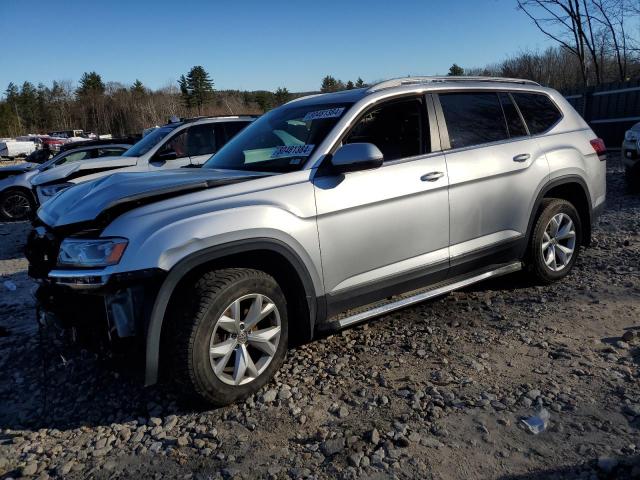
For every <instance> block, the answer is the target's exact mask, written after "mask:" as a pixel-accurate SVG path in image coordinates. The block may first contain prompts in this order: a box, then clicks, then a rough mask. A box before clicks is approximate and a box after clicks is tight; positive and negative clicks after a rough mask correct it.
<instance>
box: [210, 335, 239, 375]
mask: <svg viewBox="0 0 640 480" xmlns="http://www.w3.org/2000/svg"><path fill="white" fill-rule="evenodd" d="M237 344H238V342H237V341H236V339H235V338H230V339H229V340H226V341H224V342H222V343H219V344H217V345H216V346H214V347H211V348H210V349H209V358H211V361H212V363H213V371H214V372H215V373H216V374H217V375H220V374H222V372H223V371H224V369H225V368H226V367H227V364H228V363H229V358H231V354H232V353H233V351H234V349H235V348H236V345H237ZM216 358H220V360H217V361H216Z"/></svg>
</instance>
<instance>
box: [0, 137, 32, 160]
mask: <svg viewBox="0 0 640 480" xmlns="http://www.w3.org/2000/svg"><path fill="white" fill-rule="evenodd" d="M35 150H36V144H35V143H33V142H19V141H17V140H7V141H4V142H0V157H7V158H11V159H13V158H16V157H26V156H27V155H30V154H31V153H33V152H35Z"/></svg>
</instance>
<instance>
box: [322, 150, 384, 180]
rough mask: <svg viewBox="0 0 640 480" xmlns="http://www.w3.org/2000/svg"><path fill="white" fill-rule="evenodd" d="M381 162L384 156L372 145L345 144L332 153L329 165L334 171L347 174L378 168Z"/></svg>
mask: <svg viewBox="0 0 640 480" xmlns="http://www.w3.org/2000/svg"><path fill="white" fill-rule="evenodd" d="M383 160H384V155H382V152H381V151H380V149H379V148H378V147H376V146H375V145H374V144H373V143H347V144H346V145H343V146H341V147H340V148H339V149H338V151H337V152H336V153H334V155H333V158H332V159H331V165H332V166H333V170H334V171H336V172H338V173H347V172H357V171H359V170H369V169H371V168H378V167H380V166H381V165H382V161H383Z"/></svg>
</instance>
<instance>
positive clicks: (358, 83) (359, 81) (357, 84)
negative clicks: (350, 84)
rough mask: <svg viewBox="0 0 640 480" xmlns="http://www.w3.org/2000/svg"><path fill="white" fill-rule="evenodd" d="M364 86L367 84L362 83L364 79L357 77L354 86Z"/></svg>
mask: <svg viewBox="0 0 640 480" xmlns="http://www.w3.org/2000/svg"><path fill="white" fill-rule="evenodd" d="M366 86H367V84H366V83H364V80H362V78H360V77H358V80H356V88H364V87H366Z"/></svg>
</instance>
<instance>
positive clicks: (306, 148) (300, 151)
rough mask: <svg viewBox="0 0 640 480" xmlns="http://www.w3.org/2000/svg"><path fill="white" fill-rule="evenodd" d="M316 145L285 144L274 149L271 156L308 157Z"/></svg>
mask: <svg viewBox="0 0 640 480" xmlns="http://www.w3.org/2000/svg"><path fill="white" fill-rule="evenodd" d="M314 146H315V145H288V146H287V145H283V146H281V147H278V148H276V149H275V150H274V152H273V153H272V154H271V158H282V157H308V156H309V155H311V152H312V151H313V147H314Z"/></svg>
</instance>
